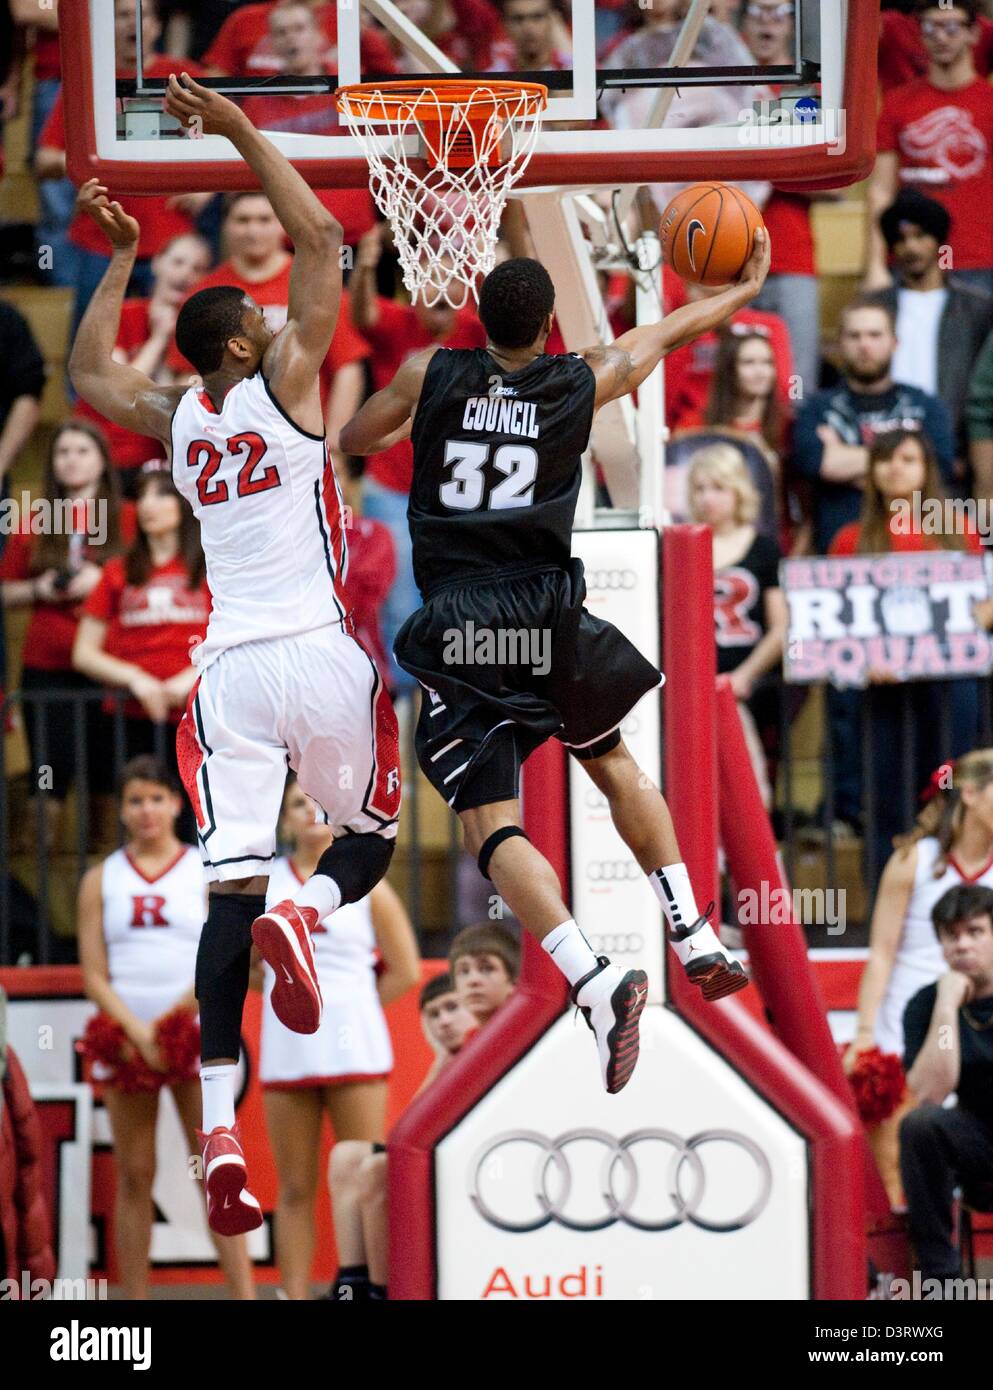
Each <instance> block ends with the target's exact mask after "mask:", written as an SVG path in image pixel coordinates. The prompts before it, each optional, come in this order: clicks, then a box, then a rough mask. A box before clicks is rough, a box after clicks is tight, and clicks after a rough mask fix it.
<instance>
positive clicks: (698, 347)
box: [665, 307, 793, 430]
mask: <svg viewBox="0 0 993 1390" xmlns="http://www.w3.org/2000/svg"><path fill="white" fill-rule="evenodd" d="M731 323H732V324H733V325H739V326H741V327H745V328H758V329H759V330H760V332H761V333H762V336H763V337H768V340H769V346H770V347H771V348H772V355H773V359H774V361H775V364H776V383H777V388H778V390H779V394H780V397H781V400H782V402H783V405H784V406H785V407H788V406H789V386H790V378H791V377H792V375H793V349H792V347H791V346H790V335H789V329H788V328H787V327H786V323H785V321H784V320H783V319H781V318H780V317H779V315H778V314H767V313H764V312H763V310H761V309H752V308H750V307H748V308H744V309H739V310H738V312H737V313H736V314H734V315H733V316H732V318H731ZM719 345H720V338H719V336H718V334H717V333H705V334H704V335H703V336H702V337H700V338H697V339H696V341H695V342H692V343H688V344H687V346H686V347H682V348H677V349H676V351H675V352H670V354H669V356H668V357H667V358H666V359H665V418H666V424H667V425H668V426H669V428H670V429H673V430H679V429H688V428H689V427H690V422H691V420H698V419H699V418H700V416H702V414H703V411H704V409H705V407H706V404H707V396H708V395H709V393H710V383H711V380H712V379H713V375H714V367H715V365H716V363H717V351H718V347H719Z"/></svg>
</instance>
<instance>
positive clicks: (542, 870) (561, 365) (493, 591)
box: [341, 233, 769, 1092]
mask: <svg viewBox="0 0 993 1390" xmlns="http://www.w3.org/2000/svg"><path fill="white" fill-rule="evenodd" d="M768 269H769V238H768V234H767V233H760V234H759V235H758V236H757V238H756V247H755V250H754V253H753V255H752V258H751V260H750V261H749V262H748V264H747V265H746V267H745V269H744V271H743V274H742V277H741V279H740V280H739V282H738V283H737V284H735V285H730V286H728V287H727V288H726V289H724V290H722V291H721V293H720V294H718V295H715V296H714V297H713V298H710V299H706V300H703V301H701V302H699V303H696V304H687V305H685V306H684V307H682V308H680V309H677V310H676V311H675V312H674V313H672V314H670V315H668V317H667V318H665V319H664V320H663V322H661V323H659V324H652V325H649V326H646V327H643V328H634V329H632V330H631V331H630V332H629V333H625V334H624V335H623V336H622V337H621V338H618V339H617V341H616V342H615V343H613V344H611V345H610V346H608V347H595V348H590V349H588V350H587V351H585V352H581V353H578V354H567V355H562V356H548V355H546V354H545V352H544V347H545V342H546V340H547V338H548V334H549V332H550V331H551V326H552V315H553V309H554V290H553V288H552V282H551V278H550V277H549V275H548V272H547V271H546V270H545V269H544V267H543V266H541V265H540V264H539V263H538V262H537V261H532V260H526V259H517V260H510V261H505V262H504V263H503V264H502V265H501V266H498V267H497V269H496V270H494V271H493V272H492V273H491V274H490V275H488V276H487V277H486V279H485V280H484V282H483V285H482V288H481V291H480V297H479V316H480V318H481V319H482V322H483V326H484V327H485V328H486V331H487V334H488V337H489V341H488V343H487V346H486V349H485V350H484V349H481V348H477V349H474V350H449V349H446V348H429V349H427V350H426V351H424V352H421V353H418V354H417V355H416V356H414V357H411V358H410V359H409V360H408V361H407V362H405V363H404V365H403V366H402V367H401V368H400V370H399V371H398V372H397V374H396V376H395V378H394V379H393V381H392V383H391V384H390V385H389V386H387V387H386V388H385V389H384V390H382V391H379V392H377V393H376V394H375V395H374V396H372V397H371V398H370V399H369V400H368V401H367V402H366V404H365V405H364V406H363V407H362V409H361V410H360V411H359V413H358V414H357V415H356V416H355V418H354V419H353V420H352V421H351V422H350V423H349V424H348V425H346V427H345V428H344V429H343V430H342V433H341V447H342V449H343V450H344V452H345V453H349V454H370V453H375V452H377V451H378V450H380V449H382V448H383V447H385V446H386V445H387V444H389V443H391V442H393V441H394V440H395V439H397V438H402V437H404V435H405V434H406V432H407V430H408V429H409V430H410V434H411V438H412V441H413V446H414V480H413V484H412V487H411V492H410V503H409V508H408V517H409V521H410V532H411V537H412V540H413V558H414V574H415V577H416V579H417V584H418V587H419V589H420V591H421V595H422V598H423V600H424V606H423V607H422V608H419V609H418V610H417V612H416V613H414V614H412V615H411V617H410V618H409V619H408V620H407V622H406V623H405V624H404V626H403V627H402V628H401V630H400V632H399V634H398V636H397V640H396V655H397V660H398V661H399V663H400V665H401V666H402V667H403V668H404V669H405V670H407V671H409V672H411V674H412V675H414V676H416V677H417V679H418V680H419V681H420V683H421V685H422V686H423V687H424V690H425V699H424V702H423V705H422V707H421V713H420V717H419V721H418V725H417V756H418V760H419V762H420V765H421V767H422V768H423V770H424V773H425V775H426V776H427V777H428V778H429V780H430V781H431V782H432V784H433V785H434V786H435V787H436V788H437V789H438V791H439V792H440V793H441V795H442V796H443V797H444V798H445V800H446V801H447V802H448V803H449V804H450V805H451V806H453V807H454V808H455V810H456V811H457V812H458V814H459V816H460V818H461V820H462V825H463V828H464V832H465V839H466V846H467V848H468V849H469V850H470V851H471V852H472V853H473V854H475V855H477V856H478V862H479V868H480V871H481V872H482V873H483V874H484V875H485V876H486V877H488V878H492V880H493V882H494V883H495V884H496V887H497V889H498V890H499V892H500V895H501V896H502V898H503V899H504V901H505V902H506V903H507V904H508V905H509V906H510V908H511V910H512V911H513V912H514V913H515V914H516V916H517V917H518V918H519V919H520V921H521V922H522V923H523V925H524V926H525V927H526V929H527V930H528V931H530V932H531V933H533V935H534V936H535V937H537V939H538V940H539V941H541V943H542V946H543V947H544V948H545V950H547V951H548V952H549V954H550V955H551V956H552V957H553V959H554V960H555V963H556V964H557V965H558V966H559V967H560V968H561V970H562V971H563V973H564V974H565V975H566V976H567V978H568V979H569V982H570V984H571V985H572V997H573V1000H574V1001H575V1003H576V1004H578V1006H579V1007H580V1008H581V1009H582V1010H583V1013H584V1015H585V1017H586V1020H587V1022H588V1023H589V1025H590V1027H591V1028H592V1030H593V1033H594V1035H595V1037H596V1041H597V1048H598V1051H599V1055H600V1064H601V1070H602V1075H603V1080H604V1084H605V1085H606V1088H607V1090H608V1091H610V1092H615V1091H619V1090H620V1089H621V1088H622V1087H623V1086H624V1085H625V1084H626V1083H627V1081H628V1080H629V1079H630V1076H631V1073H632V1072H633V1070H634V1067H635V1063H636V1062H637V1060H638V1020H639V1018H640V1016H641V1011H642V1009H643V1008H644V1004H645V997H646V995H647V978H646V976H645V973H644V971H641V970H629V971H627V972H626V973H625V972H623V971H622V970H621V969H620V967H619V966H616V965H612V964H611V963H610V962H609V961H608V960H607V959H606V957H602V956H601V957H597V956H595V955H594V953H593V951H592V949H591V947H590V945H589V942H588V941H587V940H586V938H585V937H584V936H583V934H582V932H581V931H580V929H579V927H578V926H577V924H576V923H575V922H574V921H572V919H571V918H570V916H569V910H568V908H567V907H566V905H565V903H564V902H563V900H562V892H561V887H560V884H559V881H558V878H557V876H556V874H555V871H554V870H553V868H552V866H551V865H550V864H549V863H548V861H547V860H546V859H545V858H544V856H543V855H541V854H540V853H539V852H538V851H537V850H536V849H535V848H534V846H533V845H532V844H531V842H530V841H529V840H528V838H527V836H526V835H525V833H524V831H523V829H522V828H521V812H520V803H519V800H518V795H519V778H520V768H521V764H522V763H523V761H524V759H525V758H526V757H527V756H528V754H529V753H531V752H533V750H534V749H535V748H537V747H538V746H539V745H540V744H541V743H543V742H544V741H545V740H546V739H547V738H550V737H552V736H553V735H554V736H555V737H557V738H559V739H561V740H562V742H563V743H564V744H565V745H566V747H567V748H568V749H569V751H570V752H571V753H572V754H573V755H574V756H575V757H576V758H578V759H580V760H581V761H582V765H583V767H584V768H585V770H586V771H587V773H588V774H589V776H590V777H591V778H592V780H593V782H594V784H595V785H596V786H597V788H598V789H599V790H600V791H601V792H602V793H603V795H604V796H605V797H606V798H607V801H608V803H609V805H610V813H611V817H612V819H613V822H614V825H615V826H616V828H617V830H618V832H619V834H620V836H621V838H622V839H623V840H624V842H625V843H626V844H627V845H628V847H629V848H630V850H631V853H632V854H633V855H634V857H635V859H636V860H637V861H638V863H639V864H640V866H641V868H642V870H643V871H644V872H645V873H646V874H647V876H648V878H649V881H650V883H651V884H652V887H653V889H654V890H655V892H656V893H657V895H658V897H659V898H660V900H661V903H662V907H663V910H664V912H665V914H666V918H667V921H668V928H669V930H668V936H669V940H670V941H671V943H672V945H673V947H674V949H675V951H676V954H677V956H678V957H679V959H680V961H681V962H682V964H683V966H684V967H685V969H686V971H687V974H688V976H689V978H690V980H692V981H693V982H694V983H695V984H698V985H699V986H700V987H701V989H702V991H703V994H704V997H705V998H707V999H718V998H720V997H721V996H723V995H725V994H730V993H732V992H733V991H734V990H737V989H741V988H743V987H744V985H745V984H746V983H747V980H746V977H745V974H744V971H743V970H742V968H741V966H740V965H739V964H738V963H737V962H736V961H733V960H731V959H730V957H728V955H727V954H726V952H725V951H724V949H723V947H722V946H721V944H720V942H719V941H718V939H717V935H716V933H715V932H714V930H713V928H712V927H711V925H710V923H709V921H708V920H707V917H706V916H705V915H701V914H700V913H699V912H698V910H697V906H696V903H695V901H694V897H693V890H692V888H691V886H690V881H689V876H688V874H687V871H686V867H685V865H684V864H683V863H682V856H681V854H680V852H679V846H678V844H677V841H676V836H675V833H674V831H673V826H672V820H671V817H670V815H669V810H668V807H667V806H666V803H665V801H664V799H663V797H662V795H661V793H660V792H659V791H658V790H657V788H656V787H654V786H653V785H652V783H651V782H650V780H649V779H648V778H647V777H646V776H645V775H644V774H643V773H642V771H641V769H640V768H639V767H638V765H637V764H636V763H635V761H634V759H633V758H632V757H631V755H630V753H629V752H628V751H627V749H626V748H625V746H624V744H623V742H622V740H621V736H620V733H619V732H618V726H619V725H620V723H621V722H622V720H623V719H624V718H625V716H626V715H627V713H628V712H629V710H630V709H631V708H632V707H633V706H634V705H635V704H636V703H637V702H638V700H640V699H641V697H642V696H643V695H644V694H645V693H646V692H647V691H649V690H651V689H653V688H655V687H657V686H658V685H659V684H660V683H661V682H662V680H663V679H664V677H663V676H662V675H661V673H660V672H659V671H658V670H656V668H655V667H654V666H653V665H651V663H650V662H648V661H646V660H645V659H644V657H642V656H641V654H640V653H639V652H638V651H637V650H636V649H635V648H634V647H633V646H632V644H631V643H630V642H629V641H628V640H627V638H626V637H624V636H622V635H621V633H620V632H618V630H617V629H616V628H615V627H613V626H612V625H611V624H610V623H606V622H603V621H602V620H601V619H599V618H595V617H593V616H592V615H591V614H590V613H588V612H587V611H586V609H585V608H584V607H583V598H584V596H585V584H584V581H583V566H582V563H581V562H580V561H579V560H574V559H572V558H571V553H570V552H571V539H572V523H573V515H574V512H575V509H576V499H577V496H578V493H579V485H580V474H581V458H582V454H583V452H584V450H585V448H586V445H587V441H588V439H589V434H590V428H591V425H592V421H593V415H594V412H595V411H596V410H597V409H598V408H599V407H600V406H602V405H604V404H606V402H607V401H611V400H615V399H617V398H618V397H620V396H624V395H627V394H628V392H630V391H633V390H635V389H636V387H638V386H639V385H640V384H641V383H642V382H643V381H644V380H645V379H646V378H647V377H648V376H649V375H650V373H651V372H652V371H653V370H654V368H655V367H656V366H657V365H658V363H659V361H660V360H661V359H662V358H663V357H665V356H666V354H667V353H669V352H671V351H672V350H673V349H674V348H677V347H681V346H682V345H683V344H685V343H689V342H691V341H692V340H693V339H694V338H696V337H699V335H700V334H702V333H706V332H708V331H710V330H711V329H714V328H716V327H718V325H720V324H721V323H723V322H724V321H725V320H726V319H728V318H730V316H731V315H732V314H733V313H734V312H735V311H736V310H738V309H740V308H741V307H742V306H743V305H745V304H747V303H748V302H749V300H751V299H753V298H754V297H755V296H756V295H757V294H758V292H759V290H760V289H761V287H762V285H763V283H764V281H765V278H766V275H767V274H768ZM411 421H412V425H411Z"/></svg>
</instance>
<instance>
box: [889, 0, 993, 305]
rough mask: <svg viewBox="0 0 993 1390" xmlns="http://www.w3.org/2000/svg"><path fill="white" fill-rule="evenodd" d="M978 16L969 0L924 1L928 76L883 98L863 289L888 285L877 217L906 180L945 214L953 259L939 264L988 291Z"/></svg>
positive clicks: (991, 244) (990, 230) (991, 247)
mask: <svg viewBox="0 0 993 1390" xmlns="http://www.w3.org/2000/svg"><path fill="white" fill-rule="evenodd" d="M977 13H978V11H977V7H976V3H975V0H956V3H955V4H954V5H952V6H945V5H937V4H934V5H925V6H923V7H922V9H921V11H920V15H919V18H920V32H921V38H922V40H923V43H924V47H925V48H926V49H927V53H928V71H927V76H925V77H919V78H916V79H915V80H914V81H912V82H908V83H907V84H906V85H905V86H902V87H895V88H893V90H892V91H890V92H888V93H887V94H886V96H885V98H884V101H883V109H882V112H881V113H880V117H879V129H878V150H879V153H878V155H877V158H876V167H875V169H874V171H873V175H872V180H871V182H870V184H869V198H868V201H867V207H868V214H869V264H868V269H867V272H866V279H865V287H866V288H867V289H881V288H885V287H886V286H888V285H890V284H891V283H892V279H891V276H890V273H889V270H888V269H887V263H886V262H887V254H886V243H885V241H884V239H883V236H882V233H881V231H880V227H879V218H880V217H881V215H882V213H883V212H884V211H885V210H886V208H888V207H889V206H890V204H891V203H892V202H893V201H894V199H895V197H896V194H897V191H898V189H899V188H900V187H901V185H904V186H905V185H908V184H912V185H915V186H917V187H918V188H919V189H920V191H921V192H922V193H927V195H928V196H929V197H931V198H935V199H936V200H937V201H938V202H939V203H941V204H942V205H943V206H944V207H945V208H946V209H947V211H948V213H949V215H950V216H951V219H952V231H951V235H950V238H949V246H950V248H951V263H950V264H947V265H945V267H944V268H945V269H946V270H949V271H951V272H952V273H953V274H954V275H955V276H956V277H957V278H958V279H959V280H965V281H966V282H967V283H969V284H971V285H972V286H973V287H974V288H976V289H980V290H984V291H985V292H986V293H988V294H989V293H993V218H991V217H990V216H989V208H990V201H991V193H993V87H991V86H990V84H989V83H988V82H985V81H983V80H982V79H981V78H980V77H978V76H977V74H976V66H975V62H974V60H973V52H974V49H975V45H976V42H977V40H978V37H979V30H978V27H977V25H976V18H977Z"/></svg>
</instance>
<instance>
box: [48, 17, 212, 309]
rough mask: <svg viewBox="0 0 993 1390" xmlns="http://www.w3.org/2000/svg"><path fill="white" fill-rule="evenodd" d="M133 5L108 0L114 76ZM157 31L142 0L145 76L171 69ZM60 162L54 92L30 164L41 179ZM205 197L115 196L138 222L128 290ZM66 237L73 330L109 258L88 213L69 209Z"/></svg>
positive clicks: (132, 30)
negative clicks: (70, 250) (72, 257)
mask: <svg viewBox="0 0 993 1390" xmlns="http://www.w3.org/2000/svg"><path fill="white" fill-rule="evenodd" d="M135 6H136V0H114V16H115V26H114V35H115V43H116V45H117V48H116V52H117V60H118V67H117V74H118V76H119V77H128V76H133V75H134V73H135V71H136V64H137V48H136V42H135V38H136V34H137V21H136V13H137V12H136V7H135ZM159 32H160V25H159V21H158V16H157V13H156V9H155V0H143V4H142V37H143V41H144V45H145V54H146V60H145V75H146V77H168V76H169V74H170V73H171V72H174V71H175V70H176V59H175V58H169V57H159V56H158V55H156V54H155V53H154V48H155V44H156V42H157V40H158V37H159ZM148 55H151V56H148ZM183 67H184V68H185V69H186V71H187V72H189V73H190V75H191V76H193V77H198V76H200V75H201V74H202V71H203V70H202V68H200V67H199V66H198V65H197V64H196V63H192V62H190V61H189V60H185V59H184V61H183ZM65 168H66V163H65V114H64V110H63V105H62V96H61V93H60V94H59V96H58V98H57V99H56V101H55V103H54V105H53V106H52V110H51V114H50V115H49V117H48V120H47V121H46V123H45V127H44V129H43V130H42V132H41V135H40V136H39V139H38V146H37V148H36V151H35V160H34V169H35V174H36V176H37V177H38V179H40V180H45V179H61V178H63V177H64V176H65ZM210 197H211V195H210V194H209V193H187V194H181V195H179V196H177V197H171V198H156V197H147V198H146V197H121V198H120V199H119V200H118V201H119V202H120V204H121V206H122V207H123V209H124V211H125V212H126V213H127V214H128V215H129V216H131V217H136V218H137V219H138V221H139V222H140V223H141V239H140V241H139V243H138V259H137V260H136V262H135V268H134V274H133V276H132V279H131V292H132V293H133V294H139V295H145V296H147V295H150V294H151V292H152V258H153V257H154V256H156V255H158V253H159V252H160V251H161V250H162V248H163V247H164V246H165V245H166V244H167V243H168V242H169V241H171V240H172V239H173V237H176V236H180V235H181V234H182V233H184V232H191V231H192V230H193V219H194V218H195V217H196V216H197V215H198V213H199V212H200V211H201V210H202V209H203V207H204V206H205V205H206V203H207V202H208V201H209V200H210ZM69 240H70V241H71V242H72V244H73V246H74V247H75V248H76V268H75V290H76V304H75V310H74V320H73V325H72V335H75V332H76V329H77V328H78V327H79V322H80V320H81V319H82V317H83V314H84V313H85V312H86V306H87V304H88V303H89V302H90V297H91V295H92V294H93V291H94V290H95V289H96V287H97V285H98V284H99V283H100V280H101V278H102V277H103V273H104V271H105V270H106V268H107V265H108V264H109V260H110V258H109V257H108V255H107V254H106V251H107V243H106V241H105V240H104V237H103V234H102V233H101V231H100V229H99V227H98V226H97V224H96V223H95V222H94V221H93V219H92V218H91V217H88V216H87V215H86V214H85V213H82V212H77V213H76V214H75V216H74V218H73V221H72V225H71V227H70V228H69Z"/></svg>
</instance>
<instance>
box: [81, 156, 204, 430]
mask: <svg viewBox="0 0 993 1390" xmlns="http://www.w3.org/2000/svg"><path fill="white" fill-rule="evenodd" d="M79 205H80V207H81V208H82V209H83V211H84V212H87V213H88V214H89V215H90V216H91V217H92V218H93V220H94V221H95V222H96V224H97V226H98V227H100V228H101V229H102V231H103V232H104V234H105V235H106V237H107V240H108V241H109V242H110V245H111V248H112V253H111V258H110V265H109V266H108V267H107V270H106V272H105V273H104V277H103V279H102V280H101V281H100V283H99V285H98V286H97V288H96V290H95V291H94V293H93V296H92V298H91V299H90V302H89V305H88V306H87V309H86V313H85V314H84V315H83V320H82V323H80V325H79V328H78V329H77V331H76V341H75V342H74V343H73V347H72V352H71V354H70V356H69V379H70V380H71V382H72V384H73V386H74V387H75V388H76V390H77V391H78V392H79V394H80V395H81V396H82V397H83V399H84V400H85V401H88V402H89V403H90V405H91V406H93V408H94V410H98V411H99V412H100V414H101V415H105V416H106V417H107V419H108V420H113V421H114V423H115V425H123V426H124V427H125V428H126V429H131V430H134V431H135V432H136V433H137V434H147V435H153V436H155V437H156V438H157V439H161V440H162V442H163V443H164V444H169V443H170V426H171V423H172V415H173V411H174V410H175V409H176V403H177V401H178V400H179V398H180V396H181V395H182V394H183V390H184V389H185V388H183V387H166V386H157V385H156V384H155V382H154V381H152V379H151V377H148V376H146V375H145V373H144V372H139V371H137V370H136V369H135V368H134V367H129V366H127V364H126V363H124V362H115V361H114V356H113V353H114V344H115V343H116V342H117V333H118V330H119V328H120V323H121V304H122V303H123V301H124V292H125V290H126V289H127V287H128V281H129V280H130V278H131V271H132V270H133V268H134V261H135V255H136V252H137V247H138V237H139V236H140V234H141V228H140V227H139V226H138V223H137V222H136V221H135V219H134V218H133V217H129V216H128V215H127V213H126V212H125V211H124V209H123V208H122V207H121V205H120V203H114V202H111V200H110V197H109V195H108V193H107V190H106V188H104V187H103V185H102V184H100V183H99V182H98V181H97V180H96V179H90V180H89V181H88V182H87V183H84V184H83V186H82V188H81V189H80V190H79Z"/></svg>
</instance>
